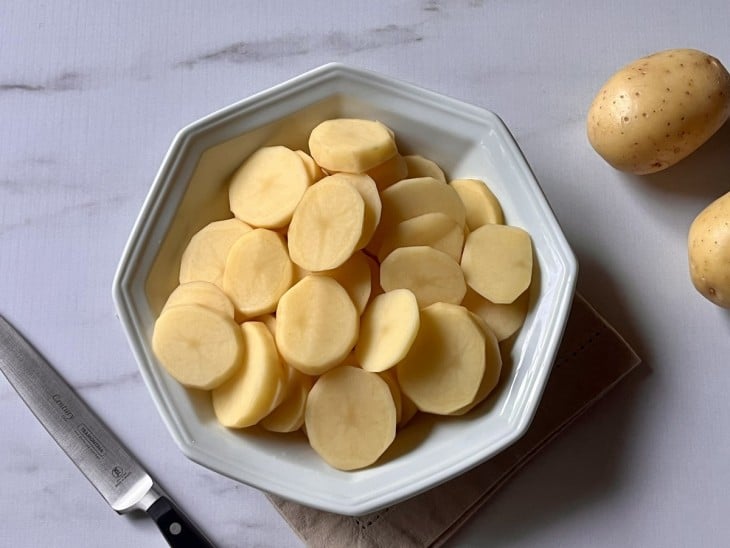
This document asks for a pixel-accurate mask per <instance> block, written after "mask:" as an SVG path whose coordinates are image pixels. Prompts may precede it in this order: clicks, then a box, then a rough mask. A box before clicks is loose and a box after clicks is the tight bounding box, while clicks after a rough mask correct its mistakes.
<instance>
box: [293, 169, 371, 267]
mask: <svg viewBox="0 0 730 548" xmlns="http://www.w3.org/2000/svg"><path fill="white" fill-rule="evenodd" d="M364 222H365V202H364V200H363V199H362V196H361V195H360V193H359V192H358V191H357V190H356V189H355V187H354V186H353V185H351V184H350V183H348V182H347V181H344V180H342V179H337V178H331V177H327V178H326V179H322V180H321V181H319V182H318V183H317V184H315V185H312V186H311V187H309V188H308V189H307V191H306V192H305V193H304V196H302V199H301V201H300V202H299V205H298V206H297V208H296V211H295V212H294V216H293V217H292V220H291V224H290V225H289V233H288V234H289V254H290V255H291V260H292V261H294V262H295V263H296V264H297V265H299V266H300V267H302V268H304V269H306V270H310V271H312V272H317V271H320V270H332V269H333V268H337V267H338V266H340V265H341V264H342V263H344V262H345V261H346V260H347V259H349V258H350V256H351V255H352V254H353V252H354V251H355V250H356V249H358V247H357V246H358V243H359V242H360V238H361V236H362V233H363V226H364Z"/></svg>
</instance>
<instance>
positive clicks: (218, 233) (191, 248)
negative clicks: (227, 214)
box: [179, 218, 252, 289]
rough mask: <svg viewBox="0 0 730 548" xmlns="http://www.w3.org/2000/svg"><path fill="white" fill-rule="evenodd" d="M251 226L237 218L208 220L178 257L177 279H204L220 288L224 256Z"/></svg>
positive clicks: (221, 286) (224, 263)
mask: <svg viewBox="0 0 730 548" xmlns="http://www.w3.org/2000/svg"><path fill="white" fill-rule="evenodd" d="M251 230H252V228H251V227H250V226H249V225H247V224H246V223H244V222H243V221H240V220H239V219H236V218H233V219H225V220H223V221H214V222H212V223H209V224H207V225H206V226H204V227H203V228H202V229H200V230H199V231H198V232H196V233H195V235H194V236H193V237H192V238H191V239H190V242H189V243H188V245H187V247H186V248H185V251H183V254H182V259H181V260H180V277H179V278H180V283H181V284H184V283H187V282H194V281H197V280H203V281H206V282H211V283H214V284H216V285H217V286H218V287H220V288H221V289H222V288H223V271H224V270H225V267H226V258H227V257H228V252H229V251H230V249H231V247H232V246H233V244H235V243H236V241H237V240H238V238H240V237H241V236H243V235H244V234H246V233H247V232H251Z"/></svg>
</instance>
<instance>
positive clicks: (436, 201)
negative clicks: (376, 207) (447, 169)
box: [380, 177, 466, 226]
mask: <svg viewBox="0 0 730 548" xmlns="http://www.w3.org/2000/svg"><path fill="white" fill-rule="evenodd" d="M380 199H381V200H382V202H383V218H384V219H387V222H388V223H399V222H401V221H405V220H406V219H412V218H413V217H417V216H419V215H423V214H425V213H434V212H441V213H444V214H445V215H447V216H449V217H451V218H452V219H453V220H454V221H456V223H457V224H458V225H459V226H464V223H465V221H466V209H465V208H464V204H463V203H462V201H461V198H459V195H458V194H457V193H456V191H455V190H454V189H453V188H452V187H450V186H449V185H445V184H443V183H441V182H439V181H437V180H436V179H434V178H432V177H419V178H416V179H403V180H402V181H398V182H397V183H396V184H394V185H393V186H391V187H388V188H386V189H385V190H384V191H383V192H382V193H381V196H380Z"/></svg>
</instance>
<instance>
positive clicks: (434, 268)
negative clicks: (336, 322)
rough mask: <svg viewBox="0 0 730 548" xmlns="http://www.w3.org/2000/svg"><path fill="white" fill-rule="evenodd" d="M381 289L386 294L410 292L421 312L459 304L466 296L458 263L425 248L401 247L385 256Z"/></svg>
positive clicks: (381, 272) (430, 248)
mask: <svg viewBox="0 0 730 548" xmlns="http://www.w3.org/2000/svg"><path fill="white" fill-rule="evenodd" d="M380 285H381V286H382V287H383V289H384V290H385V291H386V292H388V291H393V290H394V289H401V288H404V289H409V290H411V291H412V292H413V294H414V295H415V296H416V300H417V301H418V306H419V307H420V308H424V307H426V306H429V305H431V304H433V303H438V302H445V303H452V304H459V303H461V301H462V299H463V298H464V295H465V294H466V283H465V281H464V273H463V272H462V270H461V267H460V266H459V263H457V262H456V261H455V260H454V259H452V258H451V257H449V256H448V255H447V254H446V253H444V252H443V251H439V250H438V249H434V248H432V247H428V246H413V247H401V248H399V249H396V250H395V251H393V252H392V253H391V254H390V255H388V256H387V257H386V258H385V260H384V261H383V262H382V263H381V265H380Z"/></svg>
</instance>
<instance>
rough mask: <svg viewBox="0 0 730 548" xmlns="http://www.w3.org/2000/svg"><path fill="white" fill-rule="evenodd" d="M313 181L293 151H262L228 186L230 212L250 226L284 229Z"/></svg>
mask: <svg viewBox="0 0 730 548" xmlns="http://www.w3.org/2000/svg"><path fill="white" fill-rule="evenodd" d="M312 182H313V179H312V177H311V176H310V174H309V172H308V171H307V168H306V166H305V165H304V161H303V160H302V157H301V156H300V155H299V154H297V153H296V152H294V151H293V150H291V149H289V148H286V147H284V146H271V147H263V148H260V149H258V150H257V151H256V152H254V153H253V154H252V155H251V156H249V157H248V159H247V160H246V161H245V162H244V163H243V164H242V165H241V167H239V168H238V170H236V172H235V173H234V174H233V178H232V179H231V183H230V186H229V187H228V199H229V202H230V207H231V211H232V212H233V214H234V215H235V216H236V217H237V218H239V219H241V220H242V221H244V222H246V223H248V224H250V225H251V226H255V227H260V228H279V227H283V226H285V225H286V224H287V223H288V222H289V220H290V219H291V216H292V213H294V209H295V208H296V206H297V204H298V203H299V200H300V199H301V197H302V195H303V194H304V191H305V190H307V188H308V187H309V185H311V184H312Z"/></svg>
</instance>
